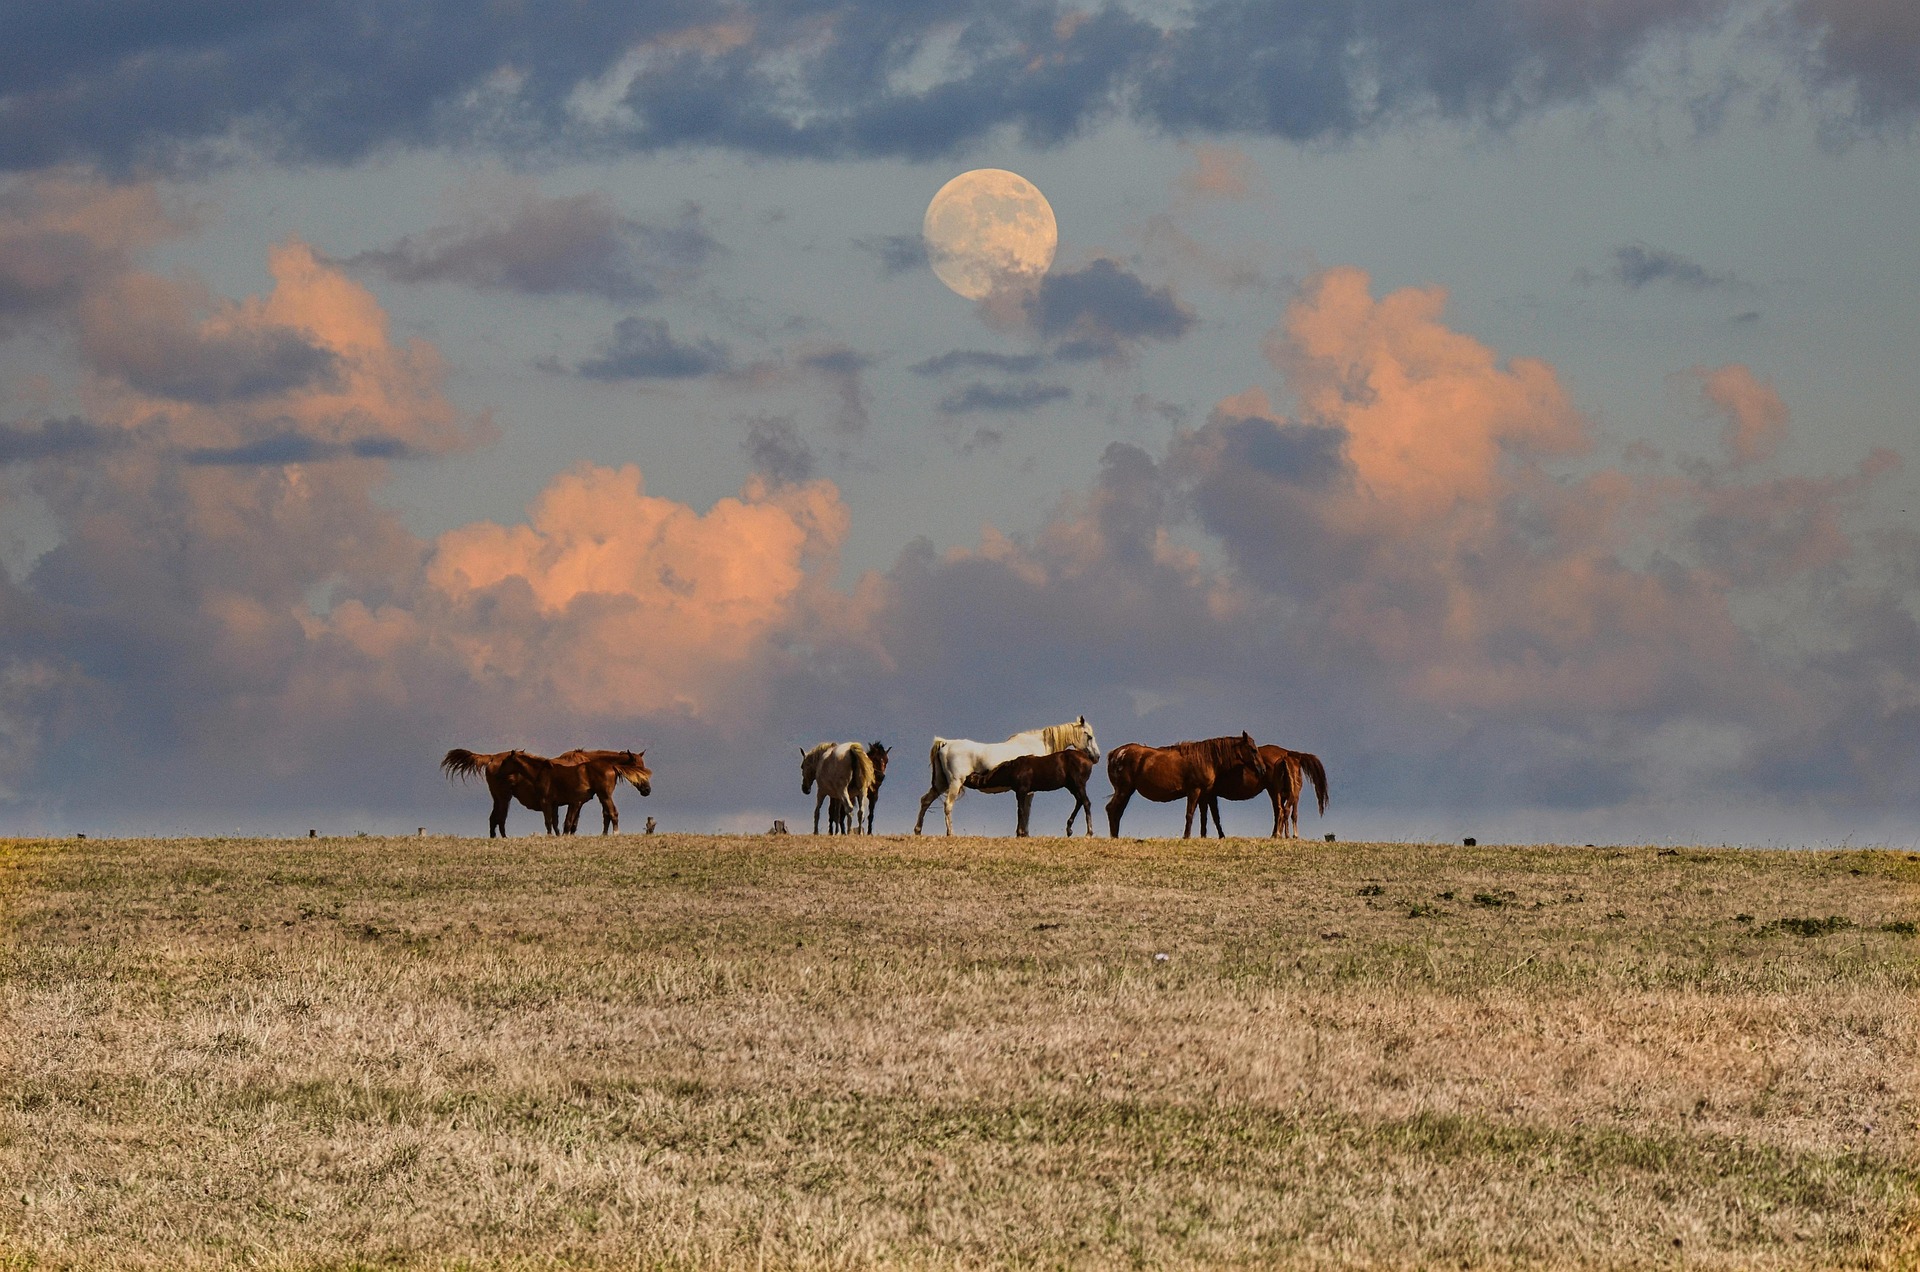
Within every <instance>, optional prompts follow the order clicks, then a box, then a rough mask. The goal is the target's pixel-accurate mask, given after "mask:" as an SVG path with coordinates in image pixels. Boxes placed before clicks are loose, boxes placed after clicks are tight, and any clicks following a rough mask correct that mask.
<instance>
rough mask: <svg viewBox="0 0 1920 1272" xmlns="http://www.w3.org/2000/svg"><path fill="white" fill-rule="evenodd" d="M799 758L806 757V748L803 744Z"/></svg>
mask: <svg viewBox="0 0 1920 1272" xmlns="http://www.w3.org/2000/svg"><path fill="white" fill-rule="evenodd" d="M800 758H801V759H803V760H804V759H806V758H807V748H806V747H804V746H803V747H801V748H800Z"/></svg>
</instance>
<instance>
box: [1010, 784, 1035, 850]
mask: <svg viewBox="0 0 1920 1272" xmlns="http://www.w3.org/2000/svg"><path fill="white" fill-rule="evenodd" d="M1013 798H1014V799H1015V801H1016V802H1017V806H1018V807H1019V809H1020V811H1019V813H1018V814H1017V816H1016V819H1015V821H1014V826H1013V834H1014V837H1015V838H1016V839H1025V838H1026V837H1027V815H1028V814H1029V813H1031V812H1032V811H1033V792H1032V791H1018V790H1017V791H1015V792H1014V793H1013Z"/></svg>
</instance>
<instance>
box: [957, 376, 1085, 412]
mask: <svg viewBox="0 0 1920 1272" xmlns="http://www.w3.org/2000/svg"><path fill="white" fill-rule="evenodd" d="M1072 396H1073V390H1072V389H1069V388H1068V387H1067V386H1066V385H1064V384H1040V383H1036V382H1034V381H1028V382H1027V383H1025V384H969V385H967V386H966V387H965V388H962V389H955V390H954V391H953V392H951V393H949V394H947V395H946V396H945V397H943V398H941V399H940V409H941V410H942V411H944V412H946V413H947V414H948V415H966V414H969V413H971V412H974V411H1030V410H1032V409H1033V408H1034V407H1036V406H1045V405H1046V404H1047V403H1049V402H1060V401H1064V400H1065V399H1067V398H1070V397H1072Z"/></svg>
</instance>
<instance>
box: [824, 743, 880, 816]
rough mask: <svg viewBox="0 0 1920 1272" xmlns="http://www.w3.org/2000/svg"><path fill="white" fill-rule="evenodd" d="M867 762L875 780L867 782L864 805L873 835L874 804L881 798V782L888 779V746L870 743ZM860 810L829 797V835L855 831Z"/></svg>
mask: <svg viewBox="0 0 1920 1272" xmlns="http://www.w3.org/2000/svg"><path fill="white" fill-rule="evenodd" d="M867 763H868V764H870V765H872V766H873V780H872V781H871V782H868V783H867V793H866V795H865V796H864V797H862V798H863V799H864V805H863V807H864V808H865V810H866V827H867V833H868V834H869V835H871V834H872V833H873V806H874V805H875V804H876V803H878V802H879V799H880V783H882V782H884V781H886V780H887V748H886V747H885V746H884V745H883V744H881V743H879V742H870V743H868V744H867ZM859 811H860V810H858V809H856V808H854V807H853V805H851V804H848V803H845V802H843V801H841V800H840V799H838V798H829V799H828V801H827V833H828V834H829V835H836V834H838V835H846V834H851V833H853V830H854V828H855V827H857V826H858V825H859V824H860V818H859V817H858V816H856V815H855V814H856V813H857V812H859Z"/></svg>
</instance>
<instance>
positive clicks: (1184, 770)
mask: <svg viewBox="0 0 1920 1272" xmlns="http://www.w3.org/2000/svg"><path fill="white" fill-rule="evenodd" d="M1243 765H1244V766H1245V767H1246V768H1248V769H1250V770H1251V771H1252V772H1253V773H1254V774H1256V775H1257V776H1258V778H1259V780H1260V782H1261V783H1262V784H1264V783H1265V782H1266V780H1267V762H1266V761H1265V760H1263V759H1261V758H1260V748H1259V747H1257V746H1255V745H1254V742H1253V738H1252V737H1251V736H1250V735H1248V734H1245V733H1242V734H1241V735H1240V736H1239V737H1237V738H1226V737H1222V738H1208V739H1207V740H1206V741H1204V742H1176V743H1174V744H1173V745H1172V746H1147V745H1144V744H1143V743H1139V742H1127V743H1123V744H1122V745H1120V746H1116V747H1114V748H1113V750H1112V751H1111V752H1109V753H1108V755H1107V779H1108V780H1109V781H1111V782H1112V783H1113V798H1112V799H1109V800H1108V801H1107V829H1108V830H1109V831H1110V832H1112V834H1113V837H1114V838H1115V839H1118V838H1119V837H1120V815H1121V814H1122V813H1124V812H1126V811H1127V801H1128V800H1130V799H1132V798H1133V795H1134V792H1135V791H1138V792H1139V793H1140V794H1142V795H1144V796H1146V797H1147V798H1148V799H1150V800H1153V801H1154V802H1155V803H1158V804H1167V803H1171V802H1173V801H1174V800H1176V799H1181V798H1185V800H1186V801H1187V828H1186V831H1185V832H1184V833H1183V834H1182V835H1181V838H1182V839H1191V838H1193V810H1194V809H1195V808H1198V807H1200V806H1202V805H1205V806H1207V807H1209V808H1211V809H1212V810H1213V820H1214V823H1215V825H1218V824H1219V821H1220V805H1219V803H1218V801H1217V796H1216V794H1215V791H1214V786H1215V784H1216V783H1217V782H1218V781H1219V778H1220V774H1221V773H1223V772H1231V771H1232V770H1233V769H1235V768H1237V767H1240V766H1243ZM1206 835H1207V823H1206V819H1205V818H1204V817H1202V818H1201V821H1200V837H1201V838H1202V839H1204V838H1206ZM1223 837H1224V836H1223Z"/></svg>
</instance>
